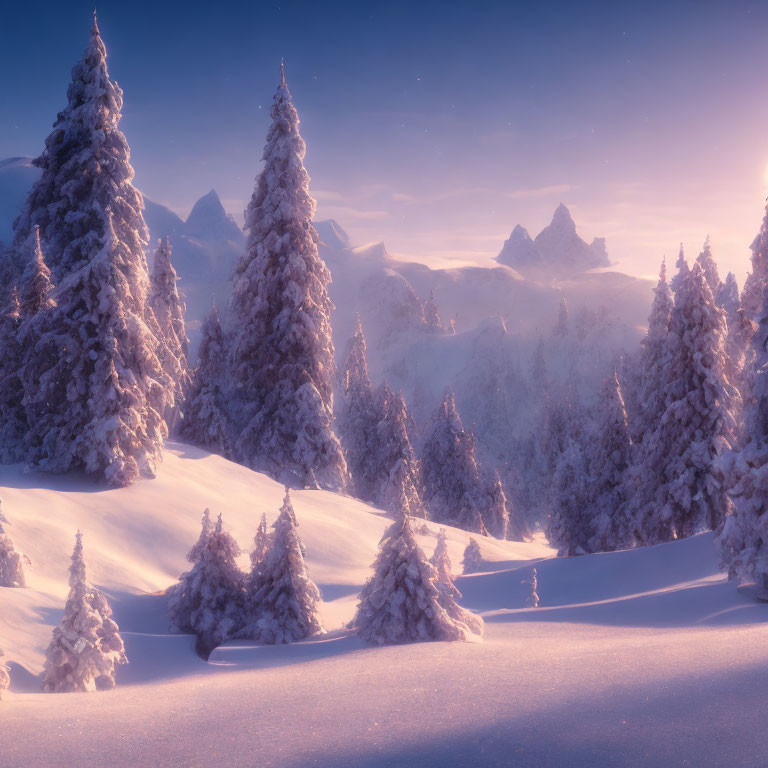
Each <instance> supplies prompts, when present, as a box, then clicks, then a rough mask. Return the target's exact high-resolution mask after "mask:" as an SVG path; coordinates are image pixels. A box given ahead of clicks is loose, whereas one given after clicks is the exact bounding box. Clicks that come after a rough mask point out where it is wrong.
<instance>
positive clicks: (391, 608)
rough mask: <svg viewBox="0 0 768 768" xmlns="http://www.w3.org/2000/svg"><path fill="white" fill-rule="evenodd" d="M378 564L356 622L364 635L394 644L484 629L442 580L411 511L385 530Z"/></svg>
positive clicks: (379, 642) (462, 637)
mask: <svg viewBox="0 0 768 768" xmlns="http://www.w3.org/2000/svg"><path fill="white" fill-rule="evenodd" d="M373 568H374V574H373V576H372V577H371V578H370V579H369V580H368V582H366V584H365V586H364V587H363V589H362V591H361V592H360V602H359V605H358V608H357V614H356V616H355V618H354V620H353V622H352V625H353V626H354V627H355V628H356V629H357V634H358V636H359V637H360V638H361V639H363V640H365V641H366V642H369V643H375V644H377V645H390V644H395V643H414V642H425V641H430V640H470V639H472V638H473V637H477V636H479V635H480V634H482V629H483V626H482V619H481V618H480V617H479V616H475V615H474V614H472V613H470V612H469V611H466V610H465V609H463V608H461V607H460V606H459V605H458V604H457V603H456V601H455V599H454V596H453V595H451V593H450V592H449V591H448V590H446V589H441V588H440V587H439V586H438V578H439V577H438V573H437V571H436V570H435V568H434V566H433V565H432V564H431V563H430V562H429V560H427V558H426V555H425V554H424V552H423V551H422V550H421V548H420V547H419V546H418V544H417V543H416V539H415V538H414V535H413V530H412V522H411V518H410V517H409V516H408V515H404V516H403V518H402V519H401V520H398V521H396V522H394V523H393V524H392V525H391V526H390V528H389V530H388V531H387V532H386V533H385V534H384V538H383V540H382V543H381V548H380V550H379V554H378V557H377V558H376V562H375V563H374V564H373Z"/></svg>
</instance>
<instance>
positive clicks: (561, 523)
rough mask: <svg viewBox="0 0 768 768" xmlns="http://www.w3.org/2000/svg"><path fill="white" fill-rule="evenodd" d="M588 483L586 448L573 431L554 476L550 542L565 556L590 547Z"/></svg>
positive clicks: (567, 440)
mask: <svg viewBox="0 0 768 768" xmlns="http://www.w3.org/2000/svg"><path fill="white" fill-rule="evenodd" d="M588 483H589V475H588V468H587V461H586V457H585V455H584V449H583V448H582V446H581V443H580V441H579V439H578V437H576V436H575V435H574V434H569V435H568V437H567V438H566V441H565V445H564V448H563V452H562V453H561V455H560V458H559V459H558V461H557V465H556V468H555V473H554V477H553V480H552V486H553V493H552V512H551V515H550V518H549V523H548V527H547V538H548V539H549V543H550V544H551V545H552V546H553V547H555V548H556V549H557V553H558V555H560V556H561V557H572V556H574V555H583V554H586V553H587V552H589V551H590V545H589V541H590V538H591V528H590V525H589V517H588V514H587V501H588V497H587V486H588Z"/></svg>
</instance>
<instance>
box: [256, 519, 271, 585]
mask: <svg viewBox="0 0 768 768" xmlns="http://www.w3.org/2000/svg"><path fill="white" fill-rule="evenodd" d="M271 541H272V537H271V536H270V535H269V531H268V530H267V515H266V513H263V512H262V515H261V520H260V521H259V527H258V528H257V529H256V535H255V536H254V537H253V549H252V550H251V572H252V573H256V572H257V571H258V570H259V568H260V567H261V564H262V563H263V562H264V558H265V557H266V555H267V552H268V551H269V547H270V544H271Z"/></svg>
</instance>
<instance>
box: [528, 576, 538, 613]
mask: <svg viewBox="0 0 768 768" xmlns="http://www.w3.org/2000/svg"><path fill="white" fill-rule="evenodd" d="M526 584H527V586H528V597H527V598H526V599H525V604H526V605H527V606H528V607H529V608H538V607H539V592H538V590H539V579H538V574H537V572H536V569H535V568H532V569H531V577H530V578H529V579H528V580H527V581H526Z"/></svg>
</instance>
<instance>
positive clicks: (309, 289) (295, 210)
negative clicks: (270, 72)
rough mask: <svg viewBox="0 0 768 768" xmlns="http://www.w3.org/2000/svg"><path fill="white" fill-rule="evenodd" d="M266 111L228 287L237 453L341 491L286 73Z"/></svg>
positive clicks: (327, 339)
mask: <svg viewBox="0 0 768 768" xmlns="http://www.w3.org/2000/svg"><path fill="white" fill-rule="evenodd" d="M270 114H271V116H272V125H271V127H270V129H269V133H268V134H267V144H266V147H265V148H264V155H263V160H264V169H263V171H262V172H261V174H260V176H259V178H258V181H257V183H256V188H255V190H254V192H253V197H252V198H251V201H250V204H249V205H248V208H247V210H246V212H245V229H246V232H247V243H246V249H245V253H244V255H243V256H242V258H241V259H240V261H239V262H238V264H237V267H236V269H235V275H234V288H233V293H232V314H233V322H234V328H235V332H234V338H233V340H232V347H231V363H232V377H233V381H234V385H235V388H236V389H235V394H236V399H237V401H238V402H237V406H238V407H237V409H236V422H237V425H238V432H239V437H238V438H237V441H236V444H235V446H234V447H235V453H236V455H237V457H238V458H239V459H240V460H241V461H242V462H243V463H245V464H247V465H248V466H250V467H251V468H253V469H257V470H261V471H265V472H268V473H269V474H271V475H272V476H274V477H277V478H279V479H282V480H284V481H286V483H287V484H289V485H296V486H299V487H302V488H304V487H317V486H319V487H321V488H326V489H330V490H343V489H344V488H345V486H346V476H347V469H346V465H345V462H344V457H343V455H342V451H341V446H340V445H339V441H338V439H337V438H336V435H335V434H334V432H333V429H332V428H331V422H332V420H333V376H334V373H333V372H334V357H333V343H332V340H331V309H332V304H331V300H330V298H329V297H328V285H329V283H330V280H331V276H330V273H329V271H328V269H327V267H326V266H325V264H324V262H323V261H322V259H321V258H320V256H319V255H318V251H317V243H318V237H317V233H316V232H315V229H314V227H313V226H312V216H313V214H314V212H315V201H314V200H313V199H312V198H311V197H310V195H309V175H308V174H307V172H306V170H305V169H304V163H303V160H304V154H305V151H306V148H305V145H304V141H303V139H302V138H301V136H300V135H299V118H298V114H297V113H296V109H295V108H294V106H293V104H292V102H291V94H290V92H289V91H288V86H287V85H286V83H285V76H284V74H283V76H282V78H281V81H280V84H279V85H278V88H277V92H276V93H275V97H274V101H273V103H272V109H271V113H270Z"/></svg>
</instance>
